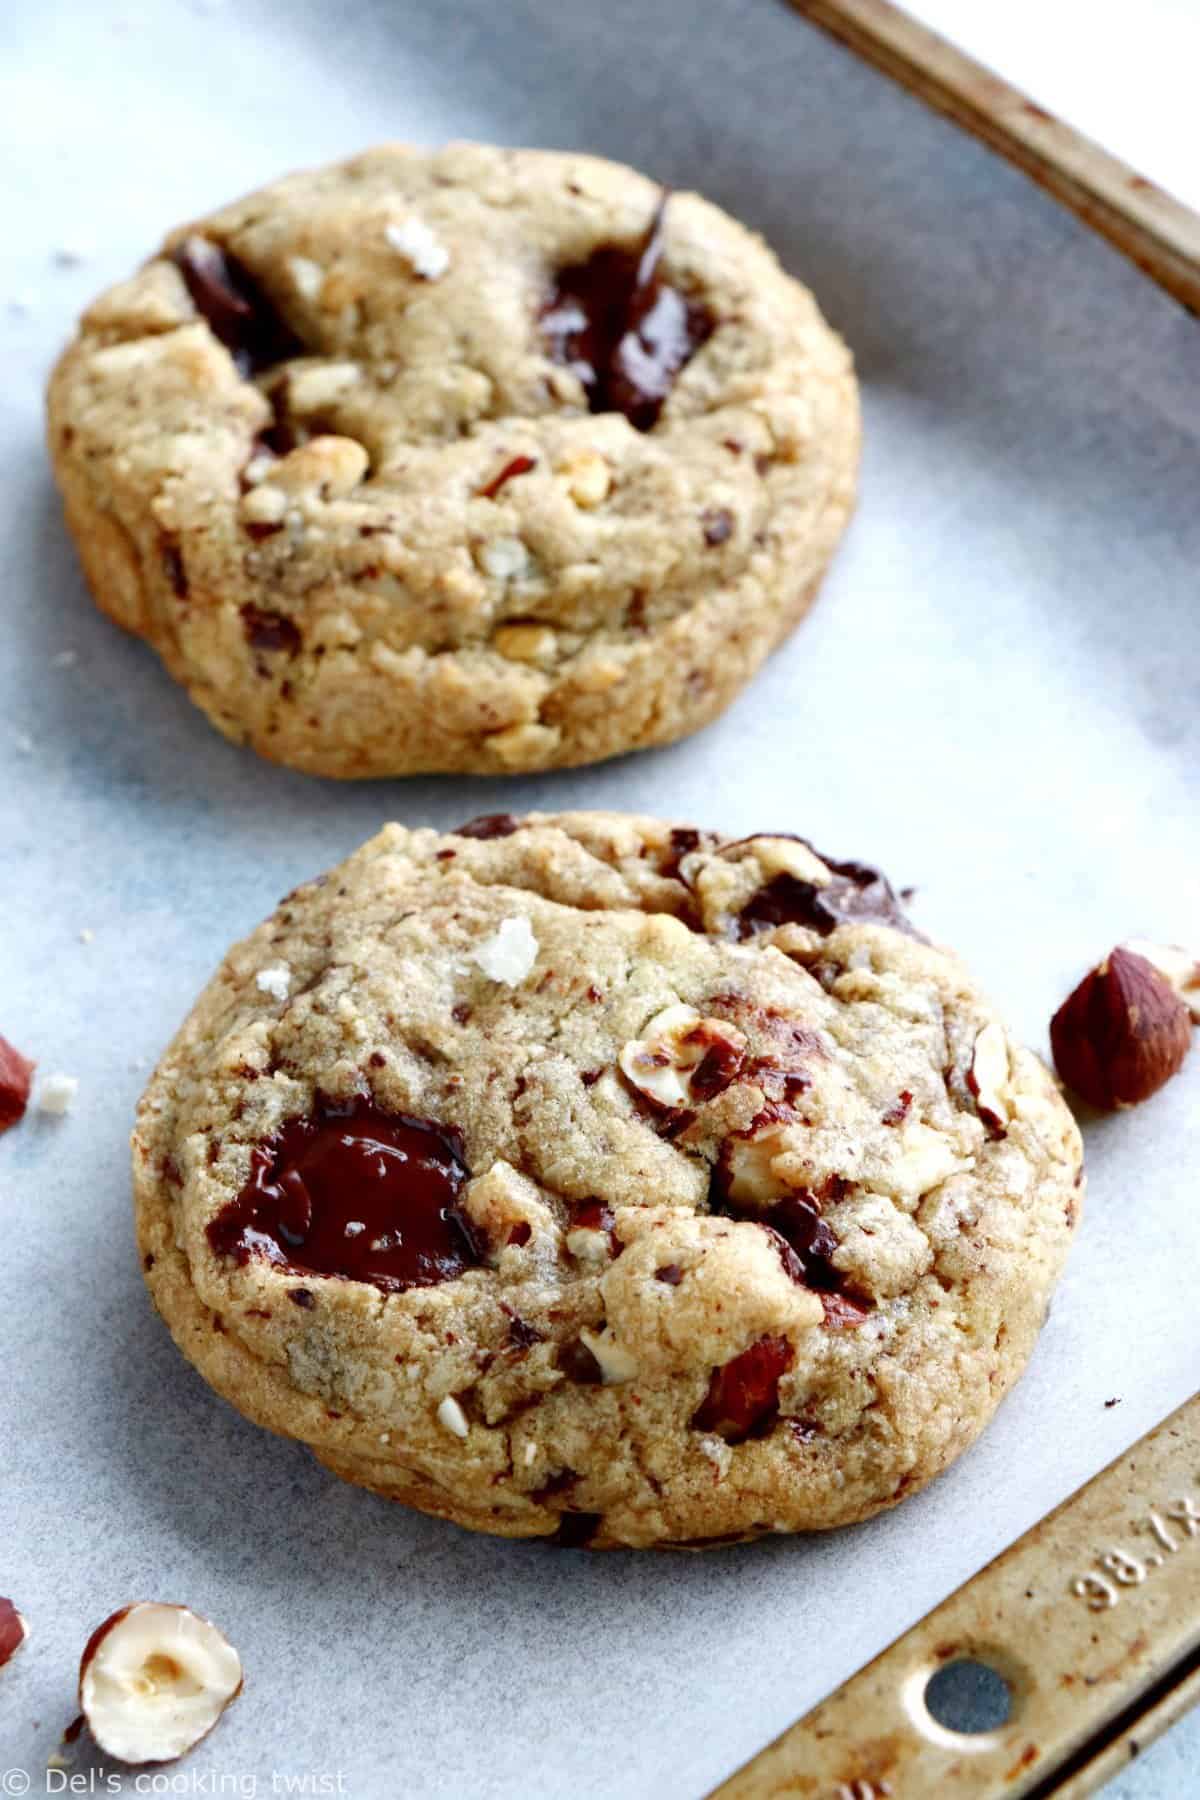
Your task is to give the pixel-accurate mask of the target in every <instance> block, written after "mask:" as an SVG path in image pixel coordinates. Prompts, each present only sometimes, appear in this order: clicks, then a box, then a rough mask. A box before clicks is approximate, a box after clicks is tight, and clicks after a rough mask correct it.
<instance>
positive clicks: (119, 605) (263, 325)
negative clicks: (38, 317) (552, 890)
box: [49, 144, 858, 776]
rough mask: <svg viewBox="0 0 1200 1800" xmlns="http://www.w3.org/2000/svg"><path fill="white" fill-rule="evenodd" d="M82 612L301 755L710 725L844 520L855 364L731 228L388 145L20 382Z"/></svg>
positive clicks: (579, 171)
mask: <svg viewBox="0 0 1200 1800" xmlns="http://www.w3.org/2000/svg"><path fill="white" fill-rule="evenodd" d="M49 415H50V427H49V436H50V447H51V453H52V456H53V459H54V466H55V471H56V474H57V478H58V482H59V485H60V487H61V489H62V494H63V499H64V502H65V506H66V513H67V520H68V523H69V525H70V528H71V531H72V533H73V535H74V537H75V540H76V542H77V544H78V547H79V552H80V556H81V557H82V559H83V565H84V569H85V571H86V573H87V577H88V580H89V582H90V584H91V587H92V590H93V592H94V594H95V597H96V600H97V602H98V603H99V605H100V606H101V607H103V608H104V610H105V611H106V612H107V613H109V614H110V615H111V616H112V617H113V618H114V619H116V620H117V621H118V623H120V624H122V625H124V626H125V627H126V628H127V629H128V630H130V631H134V632H137V633H139V634H140V635H141V636H143V637H145V638H146V639H147V640H148V641H149V642H150V643H152V644H153V645H154V646H155V648H156V649H157V650H158V651H159V653H160V655H161V656H162V658H163V660H164V661H165V663H166V665H167V667H168V668H169V669H170V671H171V673H172V674H173V675H174V676H175V677H176V678H177V679H178V680H179V681H181V682H182V683H183V684H184V686H185V687H186V688H187V689H188V691H189V693H190V694H191V695H192V697H193V699H194V700H195V701H196V702H197V704H198V705H199V706H200V707H202V708H203V710H204V712H205V713H206V714H207V715H208V717H209V718H210V719H211V720H212V722H213V723H214V724H215V725H216V726H217V727H218V728H219V729H220V730H221V731H223V732H224V733H225V734H226V735H227V736H229V737H231V738H234V739H236V740H239V741H244V742H246V743H249V744H251V745H253V747H254V748H255V749H256V750H258V751H260V752H261V753H262V754H263V755H264V756H268V757H271V758H273V759H275V760H276V761H279V762H284V763H289V764H291V765H292V766H294V767H296V768H300V769H307V770H309V771H311V772H313V773H316V774H324V775H337V776H363V775H397V774H405V773H411V772H415V771H418V770H479V771H501V772H502V771H507V770H519V769H542V768H552V767H555V766H560V765H566V764H573V763H585V762H591V761H594V760H596V759H597V758H600V757H605V756H613V755H615V754H617V753H618V752H621V751H625V750H629V749H632V748H636V747H639V746H644V745H649V744H662V743H667V742H669V741H671V740H672V739H674V738H677V737H680V736H681V735H683V734H684V733H686V732H689V731H693V730H695V729H696V728H697V727H698V726H701V725H703V724H705V723H706V722H707V721H709V720H710V719H712V718H714V717H715V716H716V715H717V714H718V713H719V712H720V711H721V710H722V708H723V707H725V706H726V705H727V704H728V702H729V701H730V700H731V699H732V698H733V696H734V695H735V694H736V693H737V692H738V690H739V689H740V688H741V687H742V686H743V685H744V683H745V682H746V681H747V680H748V679H749V678H750V676H751V675H752V674H753V673H754V671H755V670H756V669H757V667H758V665H759V664H760V663H761V662H762V660H763V658H764V657H765V656H766V655H767V653H768V652H769V651H770V650H771V649H772V648H773V646H775V645H776V644H777V643H778V642H779V641H780V639H781V638H782V637H783V636H784V634H785V633H786V632H787V631H788V630H790V628H791V627H792V625H794V624H795V622H796V620H797V619H798V618H799V617H800V616H801V614H802V613H803V612H804V610H805V608H806V607H807V606H808V605H809V603H810V601H811V600H812V598H813V595H814V594H815V592H816V589H817V585H818V583H819V581H820V579H821V576H822V574H823V572H824V570H825V566H826V564H827V563H828V561H829V558H830V556H831V554H832V552H833V549H834V546H835V544H836V543H837V540H838V537H839V536H840V534H841V531H842V528H843V526H844V524H845V522H846V518H847V515H848V513H849V510H850V507H851V503H852V499H853V492H854V474H855V465H856V460H857V451H858V411H857V396H856V389H855V383H854V378H853V374H852V372H851V365H850V359H849V356H848V354H847V352H846V350H845V348H844V346H843V345H842V344H841V342H840V341H839V340H838V339H837V338H836V337H835V336H834V335H833V333H832V332H831V331H830V330H829V329H828V327H827V326H826V325H825V323H824V321H823V320H822V318H821V316H820V314H819V312H818V311H817V308H816V306H815V304H814V302H813V300H812V297H811V296H810V295H809V293H808V292H807V290H806V289H804V288H803V287H801V286H800V285H799V283H798V282H796V281H794V280H792V279H791V277H790V276H788V275H785V274H784V273H783V271H782V270H781V269H780V267H779V265H778V263H777V262H776V260H775V258H774V256H773V255H772V254H771V252H770V251H769V250H768V249H767V248H766V247H765V246H764V245H763V244H762V242H761V241H760V240H759V239H757V238H755V237H753V236H752V235H751V234H750V233H749V232H747V231H745V230H744V229H743V228H742V227H741V226H740V225H738V224H736V223H735V222H734V221H733V220H732V219H730V218H728V217H727V216H726V215H725V214H724V213H722V212H720V211H718V209H717V208H716V207H714V206H711V205H709V204H708V203H707V202H706V201H704V200H702V199H700V198H699V197H698V196H697V195H695V194H681V193H672V194H666V193H664V192H663V191H662V190H661V189H660V188H658V187H656V186H655V185H654V183H653V182H650V181H647V180H646V179H645V178H644V177H642V176H641V175H637V174H635V173H634V172H633V171H632V170H630V169H625V168H621V167H619V166H618V165H615V164H612V163H608V162H602V161H600V160H598V159H597V158H594V157H588V156H579V155H565V154H564V155H559V154H550V153H546V152H541V151H512V150H495V149H487V148H484V147H482V146H476V145H463V144H459V145H452V146H450V147H449V148H447V149H444V150H441V151H438V152H436V153H429V152H424V151H418V150H412V149H407V148H404V147H402V146H396V145H390V146H385V147H383V148H381V149H377V150H373V151H370V152H368V153H367V154H366V155H363V156H359V157H356V158H355V159H354V160H353V161H351V162H348V163H344V164H341V165H339V166H337V167H334V168H328V169H322V170H318V171H316V172H314V173H307V174H300V175H294V176H291V177H289V178H288V179H287V180H284V181H280V182H277V183H276V184H275V185H274V186H272V187H269V188H266V189H263V190H262V191H261V192H259V193H257V194H253V195H251V196H250V197H249V198H247V199H245V200H242V201H239V202H237V203H236V204H234V205H232V206H229V207H226V208H225V209H224V210H223V211H221V212H218V213H215V214H213V215H212V217H210V218H207V219H203V220H200V221H199V222H197V223H195V224H191V225H187V226H185V227H183V228H182V229H180V230H179V231H177V232H175V233H173V234H172V235H171V236H170V237H169V238H168V239H167V241H166V243H165V245H164V247H163V249H162V251H161V252H160V253H159V255H158V256H156V257H155V258H154V259H153V260H152V261H150V262H149V263H147V264H146V266H145V267H144V268H143V269H142V270H141V271H140V272H139V273H138V274H137V275H135V276H134V277H133V278H132V279H131V280H129V281H126V282H123V283H121V284H120V285H119V286H117V287H115V288H113V289H111V290H110V291H109V292H108V293H107V294H105V295H103V296H102V297H101V298H100V299H99V300H97V301H96V303H95V304H94V305H93V306H92V307H91V308H90V309H89V311H88V312H87V313H86V314H85V316H84V318H83V321H82V324H81V326H80V330H79V333H78V335H77V337H76V339H75V341H74V343H73V344H71V346H70V347H69V348H68V349H67V351H66V352H65V354H64V355H63V357H62V359H61V360H60V362H59V364H58V367H57V369H56V370H55V372H54V376H53V378H52V381H51V384H50V396H49Z"/></svg>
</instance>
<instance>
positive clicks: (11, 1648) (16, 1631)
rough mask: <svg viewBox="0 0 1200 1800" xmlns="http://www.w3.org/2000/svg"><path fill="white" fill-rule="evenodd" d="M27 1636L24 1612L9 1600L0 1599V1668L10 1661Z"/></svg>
mask: <svg viewBox="0 0 1200 1800" xmlns="http://www.w3.org/2000/svg"><path fill="white" fill-rule="evenodd" d="M28 1636H29V1627H28V1625H27V1624H26V1623H25V1616H24V1614H23V1613H19V1612H18V1611H17V1609H16V1607H15V1606H14V1605H13V1603H12V1601H11V1600H0V1669H2V1668H4V1666H5V1664H6V1663H10V1662H11V1661H12V1659H13V1657H14V1656H15V1655H16V1654H17V1651H18V1650H19V1649H20V1648H21V1646H22V1644H23V1643H24V1642H25V1639H26V1638H27V1637H28Z"/></svg>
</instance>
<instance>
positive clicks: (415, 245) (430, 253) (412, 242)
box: [384, 215, 450, 281]
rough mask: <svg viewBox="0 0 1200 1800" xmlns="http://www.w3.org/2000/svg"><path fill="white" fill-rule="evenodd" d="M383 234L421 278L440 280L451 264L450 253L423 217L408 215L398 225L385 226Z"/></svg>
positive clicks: (423, 279)
mask: <svg viewBox="0 0 1200 1800" xmlns="http://www.w3.org/2000/svg"><path fill="white" fill-rule="evenodd" d="M384 236H385V237H386V238H387V241H388V243H389V244H390V245H391V246H392V249H393V250H398V251H399V252H400V254H401V256H403V257H404V258H405V259H406V260H407V261H408V262H409V263H411V264H412V269H413V273H414V274H415V275H419V276H420V277H421V279H422V281H437V280H438V278H439V276H442V275H444V274H445V273H446V270H447V269H448V268H449V267H450V252H449V251H448V250H447V249H446V247H445V245H444V244H440V243H439V242H438V240H437V238H436V237H435V236H434V235H433V232H432V231H430V229H429V227H428V225H426V223H425V221H424V219H418V218H416V217H415V216H411V215H410V217H408V218H407V219H405V220H404V221H403V222H402V223H401V224H399V225H385V226H384Z"/></svg>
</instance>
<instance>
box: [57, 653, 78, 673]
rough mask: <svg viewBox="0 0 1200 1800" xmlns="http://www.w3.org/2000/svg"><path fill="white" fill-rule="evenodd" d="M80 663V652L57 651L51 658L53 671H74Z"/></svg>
mask: <svg viewBox="0 0 1200 1800" xmlns="http://www.w3.org/2000/svg"><path fill="white" fill-rule="evenodd" d="M78 661H79V652H78V650H56V651H55V653H54V655H53V656H52V657H51V658H50V667H51V668H52V669H72V668H74V666H75V664H76V663H77V662H78Z"/></svg>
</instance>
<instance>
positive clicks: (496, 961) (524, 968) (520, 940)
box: [475, 915, 538, 987]
mask: <svg viewBox="0 0 1200 1800" xmlns="http://www.w3.org/2000/svg"><path fill="white" fill-rule="evenodd" d="M537 955H538V941H537V939H536V938H535V937H534V935H533V930H532V928H531V926H530V923H529V920H528V919H527V918H525V917H524V915H521V916H520V917H518V918H515V919H502V920H501V921H500V924H499V926H498V927H497V928H496V930H495V931H494V932H493V933H492V936H491V937H490V938H485V939H484V941H483V943H482V944H480V946H479V948H478V950H476V952H475V961H476V962H477V963H478V964H479V967H480V968H481V969H482V970H483V972H484V974H485V975H486V976H487V977H488V979H489V980H491V981H502V982H503V983H504V985H505V987H518V986H519V985H520V983H521V982H522V981H524V979H525V977H526V976H527V975H528V973H529V971H530V969H532V967H533V965H534V963H535V962H536V961H537Z"/></svg>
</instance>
